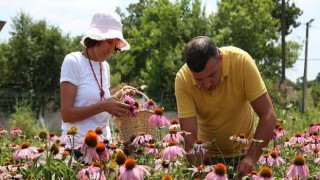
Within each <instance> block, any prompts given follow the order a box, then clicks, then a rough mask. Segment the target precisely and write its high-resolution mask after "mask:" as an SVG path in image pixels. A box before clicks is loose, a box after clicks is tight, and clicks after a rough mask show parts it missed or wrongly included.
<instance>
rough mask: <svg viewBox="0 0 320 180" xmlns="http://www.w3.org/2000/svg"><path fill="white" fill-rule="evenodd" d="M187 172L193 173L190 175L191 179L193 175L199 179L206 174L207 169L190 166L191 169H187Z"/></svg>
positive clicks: (201, 166)
mask: <svg viewBox="0 0 320 180" xmlns="http://www.w3.org/2000/svg"><path fill="white" fill-rule="evenodd" d="M188 170H191V171H192V172H193V173H192V174H191V177H194V175H197V176H200V177H201V176H203V175H204V174H206V173H207V172H209V170H208V168H206V166H203V165H200V166H198V167H195V166H192V168H188Z"/></svg>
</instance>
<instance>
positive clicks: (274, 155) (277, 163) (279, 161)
mask: <svg viewBox="0 0 320 180" xmlns="http://www.w3.org/2000/svg"><path fill="white" fill-rule="evenodd" d="M270 156H271V157H272V158H273V159H274V166H280V165H281V164H284V163H285V161H284V159H283V158H282V157H280V156H279V154H278V153H277V152H276V151H271V153H270Z"/></svg>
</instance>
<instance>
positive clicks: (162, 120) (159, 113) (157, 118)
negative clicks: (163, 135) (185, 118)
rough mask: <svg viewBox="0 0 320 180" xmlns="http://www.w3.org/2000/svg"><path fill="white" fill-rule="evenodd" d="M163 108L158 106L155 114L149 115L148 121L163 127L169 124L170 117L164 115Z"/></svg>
mask: <svg viewBox="0 0 320 180" xmlns="http://www.w3.org/2000/svg"><path fill="white" fill-rule="evenodd" d="M163 113H164V110H163V108H160V107H157V108H155V109H154V111H153V114H152V115H151V116H150V117H149V119H148V123H149V124H152V125H155V126H157V127H158V128H161V127H163V126H169V125H170V123H169V121H168V119H167V118H166V117H165V116H164V115H163Z"/></svg>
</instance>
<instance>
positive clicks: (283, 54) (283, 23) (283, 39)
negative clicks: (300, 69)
mask: <svg viewBox="0 0 320 180" xmlns="http://www.w3.org/2000/svg"><path fill="white" fill-rule="evenodd" d="M285 18H286V4H285V0H282V2H281V59H282V63H281V66H282V73H281V81H280V87H282V88H281V89H282V90H284V92H285V89H286V19H285Z"/></svg>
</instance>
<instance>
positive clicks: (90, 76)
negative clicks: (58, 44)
mask: <svg viewBox="0 0 320 180" xmlns="http://www.w3.org/2000/svg"><path fill="white" fill-rule="evenodd" d="M81 44H82V45H83V46H84V50H83V51H82V52H72V53H70V54H68V55H66V56H65V59H64V61H63V64H62V67H61V78H60V98H61V116H62V120H63V122H62V125H61V128H62V135H66V134H67V133H68V130H69V128H70V127H71V126H76V127H78V133H77V135H78V136H80V137H84V136H85V135H86V133H87V131H88V130H90V129H92V130H95V129H96V128H97V127H100V128H102V129H103V131H104V132H103V134H104V135H105V137H106V138H107V139H110V137H111V134H110V127H109V121H108V115H109V114H111V115H113V116H121V115H123V114H125V113H127V111H128V109H129V106H128V105H127V104H124V103H122V102H120V101H119V99H120V98H121V97H122V96H123V95H125V94H133V93H134V91H135V88H133V87H131V86H125V87H124V88H122V89H121V90H120V91H118V92H117V93H116V94H115V95H114V96H111V95H110V92H109V87H110V70H109V65H108V63H107V62H106V61H105V60H106V59H107V58H108V56H109V55H111V54H113V53H114V52H116V51H122V50H128V49H129V48H130V45H129V43H128V42H127V41H126V40H125V39H124V38H123V35H122V23H121V18H120V16H119V15H118V14H116V13H114V12H99V13H96V14H95V15H94V16H93V18H92V20H91V25H90V28H89V30H88V32H87V34H86V35H85V36H84V37H83V38H82V41H81ZM76 145H77V144H76ZM78 145H79V143H78Z"/></svg>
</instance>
